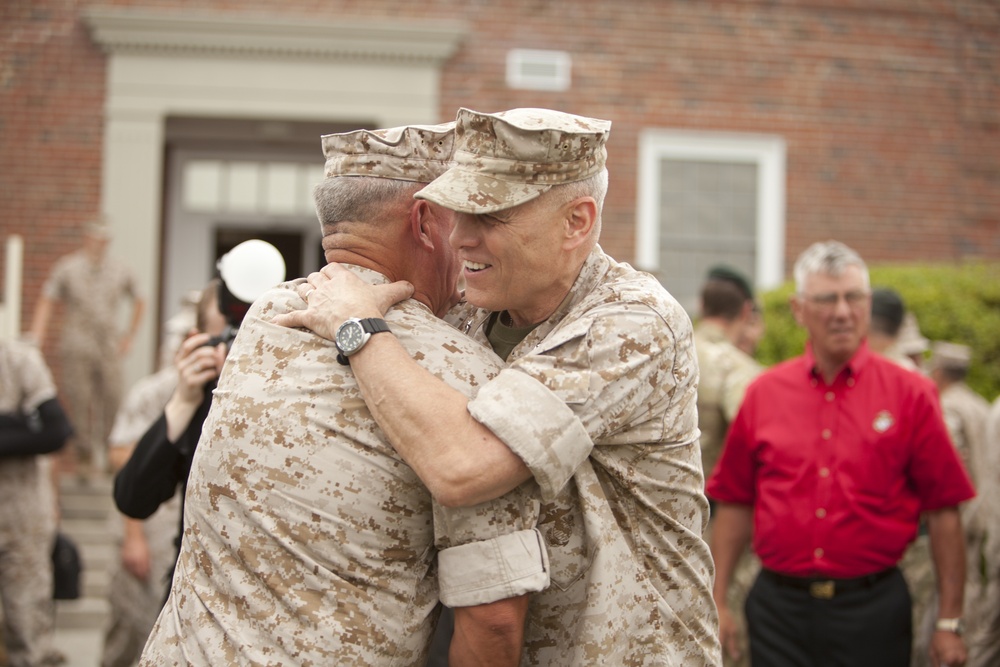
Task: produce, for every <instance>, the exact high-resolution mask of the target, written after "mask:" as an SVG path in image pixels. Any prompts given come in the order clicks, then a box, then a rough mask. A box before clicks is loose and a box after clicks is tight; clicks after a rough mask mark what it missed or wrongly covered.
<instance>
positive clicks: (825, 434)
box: [822, 428, 833, 440]
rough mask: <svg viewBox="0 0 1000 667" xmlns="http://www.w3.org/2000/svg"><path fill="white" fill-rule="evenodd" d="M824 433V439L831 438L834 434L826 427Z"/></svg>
mask: <svg viewBox="0 0 1000 667" xmlns="http://www.w3.org/2000/svg"><path fill="white" fill-rule="evenodd" d="M822 435H823V439H824V440H829V439H830V436H831V435H833V433H831V432H830V429H828V428H825V429H823V434H822Z"/></svg>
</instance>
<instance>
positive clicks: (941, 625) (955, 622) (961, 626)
mask: <svg viewBox="0 0 1000 667" xmlns="http://www.w3.org/2000/svg"><path fill="white" fill-rule="evenodd" d="M934 629H935V630H938V631H939V632H954V633H955V634H956V635H958V636H959V637H961V636H962V633H963V632H965V623H964V622H963V621H962V619H961V618H939V619H938V620H937V623H935V624H934Z"/></svg>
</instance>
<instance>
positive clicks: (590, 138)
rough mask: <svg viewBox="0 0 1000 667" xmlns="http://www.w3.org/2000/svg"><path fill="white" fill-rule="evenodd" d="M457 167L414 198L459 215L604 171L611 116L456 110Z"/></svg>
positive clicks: (487, 209) (512, 202)
mask: <svg viewBox="0 0 1000 667" xmlns="http://www.w3.org/2000/svg"><path fill="white" fill-rule="evenodd" d="M455 123H456V125H455V154H454V158H453V159H454V165H453V166H452V168H451V169H449V170H448V171H447V172H445V174H444V175H443V176H441V178H439V179H437V180H436V181H434V182H433V183H431V184H430V185H428V186H427V187H426V188H424V189H423V190H421V191H420V192H419V193H418V194H417V195H416V196H417V198H419V199H427V200H429V201H432V202H435V203H436V204H440V205H441V206H444V207H445V208H449V209H451V210H453V211H461V212H463V213H491V212H493V211H500V210H503V209H506V208H511V207H513V206H517V205H518V204H523V203H525V202H528V201H531V200H532V199H535V198H536V197H538V196H540V195H541V194H542V193H543V192H546V191H547V190H549V189H550V188H551V187H552V186H553V185H561V184H563V183H573V182H575V181H582V180H584V179H586V178H589V177H590V176H593V175H594V174H597V173H599V172H600V171H601V170H602V169H604V164H605V162H606V161H607V155H608V153H607V148H605V143H606V142H607V140H608V134H609V132H610V131H611V122H610V121H607V120H598V119H595V118H584V117H583V116H574V115H573V114H568V113H564V112H561V111H552V110H550V109H512V110H510V111H502V112H500V113H493V114H490V113H480V112H478V111H472V110H470V109H459V111H458V117H457V118H456V121H455Z"/></svg>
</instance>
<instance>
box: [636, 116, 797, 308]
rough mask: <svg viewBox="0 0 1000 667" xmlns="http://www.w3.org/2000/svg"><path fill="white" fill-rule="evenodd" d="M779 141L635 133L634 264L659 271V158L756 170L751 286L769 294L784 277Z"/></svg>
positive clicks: (772, 138)
mask: <svg viewBox="0 0 1000 667" xmlns="http://www.w3.org/2000/svg"><path fill="white" fill-rule="evenodd" d="M785 151H786V147H785V140H784V139H782V138H781V137H778V136H773V135H760V134H737V133H724V132H697V131H687V130H665V129H648V130H643V131H642V132H640V134H639V182H638V205H637V221H636V224H637V229H636V248H635V257H636V264H637V265H638V266H639V268H641V269H644V270H646V271H650V272H653V273H655V272H657V271H659V269H660V226H661V225H660V220H659V209H660V207H659V196H660V191H659V187H660V180H661V179H660V162H661V160H662V159H663V158H667V159H676V160H692V161H714V162H727V163H732V162H743V163H752V164H756V165H757V173H758V178H757V239H756V243H757V248H756V250H757V252H756V258H757V259H756V266H755V271H754V274H755V275H754V282H755V283H756V285H757V286H758V287H759V288H760V289H771V288H773V287H777V286H778V285H780V284H781V283H782V281H783V280H784V276H785Z"/></svg>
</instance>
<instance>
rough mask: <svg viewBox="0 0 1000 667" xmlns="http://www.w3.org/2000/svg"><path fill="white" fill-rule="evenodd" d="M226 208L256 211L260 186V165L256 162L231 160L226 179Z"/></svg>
mask: <svg viewBox="0 0 1000 667" xmlns="http://www.w3.org/2000/svg"><path fill="white" fill-rule="evenodd" d="M226 186H227V188H226V195H227V196H226V210H227V211H246V212H250V211H256V210H258V207H257V201H258V199H257V192H258V190H259V187H260V165H258V164H257V163H256V162H230V163H229V176H228V178H227V179H226Z"/></svg>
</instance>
